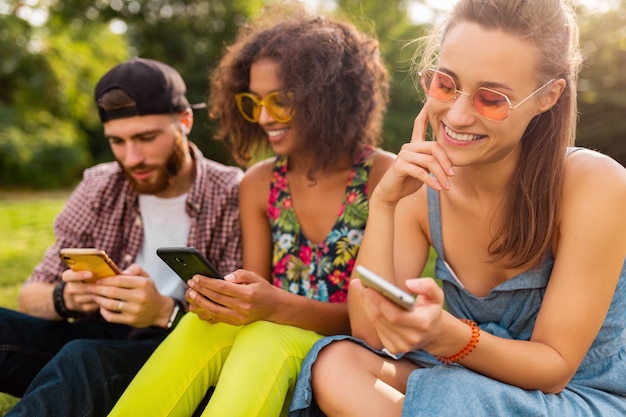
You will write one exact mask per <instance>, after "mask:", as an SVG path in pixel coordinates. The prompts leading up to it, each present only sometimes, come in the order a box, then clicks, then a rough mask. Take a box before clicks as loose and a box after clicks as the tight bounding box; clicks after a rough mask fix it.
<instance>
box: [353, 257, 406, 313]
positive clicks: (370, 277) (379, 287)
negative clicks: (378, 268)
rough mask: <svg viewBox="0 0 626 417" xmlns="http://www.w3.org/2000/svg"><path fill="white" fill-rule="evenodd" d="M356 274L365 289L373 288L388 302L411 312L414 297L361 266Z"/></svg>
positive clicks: (358, 266)
mask: <svg viewBox="0 0 626 417" xmlns="http://www.w3.org/2000/svg"><path fill="white" fill-rule="evenodd" d="M356 273H357V275H358V276H359V279H360V280H361V282H362V283H363V285H365V286H366V287H369V288H373V289H375V290H376V291H378V292H380V293H381V294H382V295H384V296H385V297H386V298H387V299H388V300H391V301H393V302H394V303H396V305H398V306H400V307H402V308H404V309H406V310H411V309H412V308H413V304H415V297H414V296H413V295H411V294H409V293H408V292H406V291H404V290H402V289H400V288H398V287H396V286H395V285H393V284H392V283H390V282H389V281H387V280H385V279H383V278H382V277H380V276H378V275H376V274H375V273H373V272H372V271H370V270H369V269H367V268H365V267H364V266H362V265H357V267H356Z"/></svg>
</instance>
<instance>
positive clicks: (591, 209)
mask: <svg viewBox="0 0 626 417" xmlns="http://www.w3.org/2000/svg"><path fill="white" fill-rule="evenodd" d="M561 203H562V204H561V214H562V223H561V232H565V231H566V230H568V228H569V230H577V229H579V228H580V227H584V225H585V223H586V222H587V221H589V222H591V223H592V224H590V225H589V227H590V228H592V227H593V228H596V229H598V228H601V227H602V225H604V227H606V228H607V233H611V230H613V231H614V230H616V229H617V230H624V229H623V228H624V227H626V218H625V217H624V214H623V211H624V207H626V168H624V167H623V166H622V165H621V164H619V163H618V162H617V161H615V160H614V159H612V158H610V157H608V156H606V155H603V154H601V153H599V152H595V151H591V150H580V151H577V152H574V153H572V154H570V155H569V156H568V157H567V161H566V163H565V178H564V187H563V194H562V201H561ZM620 234H622V233H620ZM622 235H623V234H622Z"/></svg>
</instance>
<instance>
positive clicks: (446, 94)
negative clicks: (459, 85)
mask: <svg viewBox="0 0 626 417" xmlns="http://www.w3.org/2000/svg"><path fill="white" fill-rule="evenodd" d="M422 87H423V88H424V91H426V94H428V95H429V96H430V97H432V98H434V99H437V100H441V101H447V100H450V99H451V98H452V97H454V94H455V92H456V85H455V84H454V80H453V79H452V78H451V77H450V76H449V75H447V74H443V73H440V72H437V71H433V70H426V71H424V73H423V74H422Z"/></svg>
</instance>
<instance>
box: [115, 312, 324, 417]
mask: <svg viewBox="0 0 626 417" xmlns="http://www.w3.org/2000/svg"><path fill="white" fill-rule="evenodd" d="M321 337H322V336H321V335H319V334H317V333H315V332H312V331H309V330H303V329H300V328H298V327H293V326H287V325H281V324H276V323H270V322H267V321H258V322H255V323H251V324H248V325H245V326H230V325H227V324H223V323H216V324H210V323H207V322H205V321H203V320H201V319H199V318H198V316H197V315H195V314H193V313H188V314H186V315H185V316H184V317H183V319H182V320H181V321H180V323H179V324H178V326H176V329H175V330H174V331H173V332H172V333H171V334H170V335H169V336H168V337H167V338H166V339H165V340H164V341H163V342H162V343H161V345H159V347H158V348H157V349H156V350H155V351H154V353H153V354H152V356H150V358H149V359H148V361H147V362H146V363H145V365H144V366H143V367H142V368H141V370H140V371H139V373H138V374H137V375H136V376H135V378H134V379H133V381H132V382H131V384H130V385H129V386H128V388H127V389H126V391H125V392H124V394H123V395H122V397H121V398H120V400H119V401H118V402H117V404H116V405H115V407H114V408H113V410H112V411H111V414H109V416H119V417H127V416H130V415H133V416H150V417H158V416H176V417H179V416H180V417H189V416H191V415H192V414H193V412H194V411H195V410H196V408H197V406H198V404H199V403H200V401H201V400H202V398H203V397H204V395H205V394H206V392H207V390H208V389H209V388H210V387H215V391H214V393H213V396H212V397H211V400H210V401H209V404H208V405H207V407H206V408H205V409H204V412H203V413H202V416H203V417H207V416H215V417H223V416H229V417H238V416H240V417H254V416H263V417H269V416H276V417H277V416H281V415H286V414H287V411H288V410H289V403H290V401H291V396H292V394H293V388H294V385H295V383H296V380H297V378H298V374H299V372H300V366H301V364H302V361H303V360H304V357H305V356H306V354H307V352H308V351H309V349H310V348H311V346H313V344H314V343H315V342H316V341H317V340H319V339H320V338H321Z"/></svg>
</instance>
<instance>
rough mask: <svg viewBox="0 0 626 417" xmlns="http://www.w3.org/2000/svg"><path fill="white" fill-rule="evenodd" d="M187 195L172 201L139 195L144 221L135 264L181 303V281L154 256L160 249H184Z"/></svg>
mask: <svg viewBox="0 0 626 417" xmlns="http://www.w3.org/2000/svg"><path fill="white" fill-rule="evenodd" d="M186 201H187V194H186V193H185V194H183V195H181V196H178V197H174V198H160V197H156V196H154V195H145V194H140V195H139V210H140V211H141V220H142V222H143V236H144V238H143V245H142V247H141V251H140V252H139V254H138V255H137V259H136V262H137V264H139V265H141V267H142V268H143V269H144V270H145V271H146V272H147V273H148V274H149V275H150V277H152V280H153V281H154V283H155V284H156V287H157V289H158V290H159V292H160V293H161V294H163V295H169V296H170V297H174V298H177V299H179V300H183V299H184V298H185V287H184V285H181V284H182V280H181V279H180V278H179V277H178V275H176V273H174V271H172V270H171V269H170V267H169V266H167V265H166V264H165V262H163V261H162V260H161V258H159V257H158V256H157V254H156V250H157V249H158V248H160V247H163V246H187V240H188V237H189V229H190V227H191V219H190V218H189V215H187V212H186V211H185V204H186Z"/></svg>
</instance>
